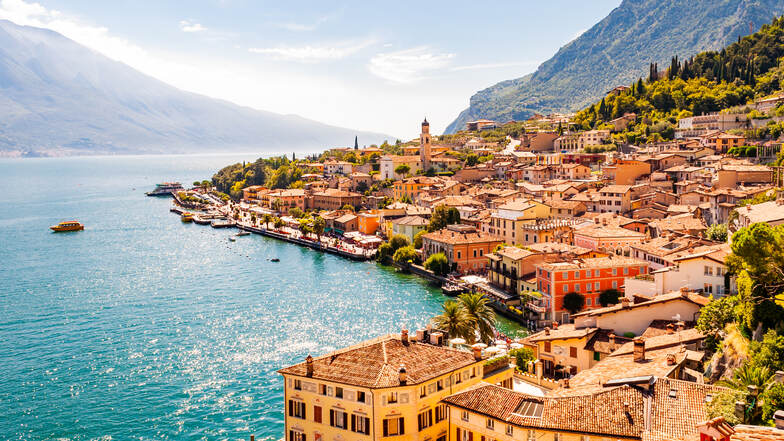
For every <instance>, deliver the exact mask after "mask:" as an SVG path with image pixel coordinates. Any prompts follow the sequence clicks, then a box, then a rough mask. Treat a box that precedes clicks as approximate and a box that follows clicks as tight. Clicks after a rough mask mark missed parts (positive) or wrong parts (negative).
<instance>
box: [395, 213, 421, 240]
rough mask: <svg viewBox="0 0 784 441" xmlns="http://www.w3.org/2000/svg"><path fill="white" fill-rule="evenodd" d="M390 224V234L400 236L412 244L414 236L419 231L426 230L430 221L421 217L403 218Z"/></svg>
mask: <svg viewBox="0 0 784 441" xmlns="http://www.w3.org/2000/svg"><path fill="white" fill-rule="evenodd" d="M390 223H391V224H392V234H402V235H403V236H406V237H407V238H408V241H409V242H411V243H414V236H416V234H417V233H419V232H420V231H424V230H426V229H427V226H428V224H429V223H430V221H428V220H427V219H425V218H423V217H421V216H405V217H401V218H397V219H392V220H391V221H390Z"/></svg>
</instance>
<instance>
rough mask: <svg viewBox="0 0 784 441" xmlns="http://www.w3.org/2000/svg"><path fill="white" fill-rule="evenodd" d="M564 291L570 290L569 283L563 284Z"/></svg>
mask: <svg viewBox="0 0 784 441" xmlns="http://www.w3.org/2000/svg"><path fill="white" fill-rule="evenodd" d="M563 292H569V284H568V283H567V284H566V285H564V286H563Z"/></svg>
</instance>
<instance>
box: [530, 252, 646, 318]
mask: <svg viewBox="0 0 784 441" xmlns="http://www.w3.org/2000/svg"><path fill="white" fill-rule="evenodd" d="M647 273H648V263H647V262H644V261H642V260H637V259H633V258H631V257H623V256H608V257H597V258H594V259H576V260H572V261H566V262H556V263H542V264H540V265H537V267H536V281H537V288H538V289H539V292H541V293H542V294H544V295H545V297H547V301H546V305H545V306H546V307H547V309H548V312H549V314H550V320H557V321H559V322H561V323H569V313H568V312H567V311H566V310H565V309H564V306H563V298H564V296H565V295H566V294H568V293H571V292H576V293H578V294H581V295H583V296H584V297H585V306H584V309H593V308H597V307H599V306H600V305H599V293H601V292H602V291H605V290H608V289H617V290H618V291H623V283H624V279H625V278H627V277H635V276H637V275H640V274H647Z"/></svg>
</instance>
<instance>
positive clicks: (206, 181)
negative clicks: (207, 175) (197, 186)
mask: <svg viewBox="0 0 784 441" xmlns="http://www.w3.org/2000/svg"><path fill="white" fill-rule="evenodd" d="M201 186H202V187H203V188H210V187H212V182H210V181H208V180H206V179H205V180H203V181H201Z"/></svg>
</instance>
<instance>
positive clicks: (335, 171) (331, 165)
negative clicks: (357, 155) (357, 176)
mask: <svg viewBox="0 0 784 441" xmlns="http://www.w3.org/2000/svg"><path fill="white" fill-rule="evenodd" d="M353 171H354V164H352V163H350V162H346V161H326V162H324V173H326V174H328V175H344V176H347V175H350V174H351V172H353Z"/></svg>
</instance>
